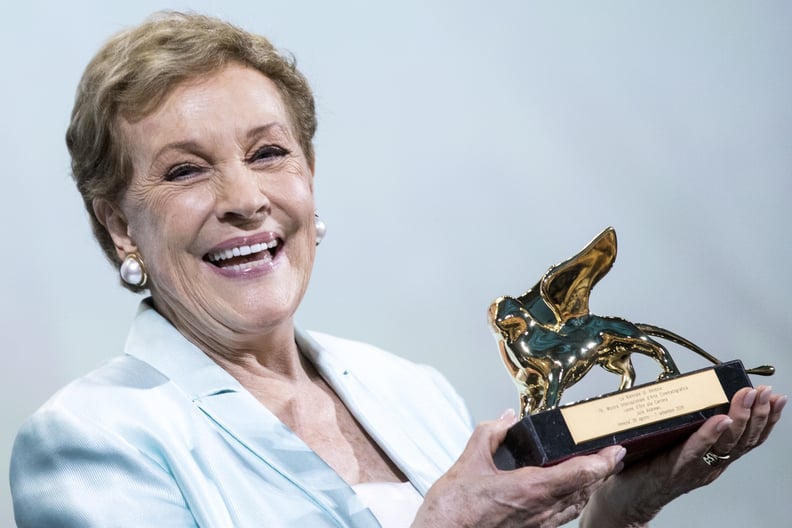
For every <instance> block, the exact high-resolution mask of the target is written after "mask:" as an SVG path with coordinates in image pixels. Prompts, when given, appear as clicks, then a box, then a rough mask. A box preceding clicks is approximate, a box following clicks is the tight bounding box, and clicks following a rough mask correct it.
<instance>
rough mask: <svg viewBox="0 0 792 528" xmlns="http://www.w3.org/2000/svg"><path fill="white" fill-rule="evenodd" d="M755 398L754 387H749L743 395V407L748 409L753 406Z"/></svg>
mask: <svg viewBox="0 0 792 528" xmlns="http://www.w3.org/2000/svg"><path fill="white" fill-rule="evenodd" d="M755 400H756V389H751V390H749V391H748V394H746V395H745V398H743V407H744V408H746V409H750V408H751V407H753V404H754V401H755Z"/></svg>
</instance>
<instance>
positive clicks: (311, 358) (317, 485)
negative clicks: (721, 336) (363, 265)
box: [11, 13, 786, 528]
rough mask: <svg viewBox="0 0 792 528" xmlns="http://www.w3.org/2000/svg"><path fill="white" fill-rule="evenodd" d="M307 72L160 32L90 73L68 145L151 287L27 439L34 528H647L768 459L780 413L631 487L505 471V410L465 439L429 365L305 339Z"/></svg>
mask: <svg viewBox="0 0 792 528" xmlns="http://www.w3.org/2000/svg"><path fill="white" fill-rule="evenodd" d="M315 129H316V117H315V114H314V103H313V97H312V94H311V92H310V89H309V87H308V84H307V83H306V81H305V79H304V78H303V76H302V75H301V74H300V73H299V72H298V71H297V70H296V69H295V67H294V65H293V64H292V63H291V62H290V61H289V60H287V59H285V58H284V57H283V56H281V55H280V54H279V53H278V52H277V51H276V50H275V49H273V47H272V46H271V44H270V43H269V42H268V41H267V40H265V39H264V38H262V37H259V36H255V35H251V34H248V33H246V32H244V31H241V30H240V29H238V28H236V27H233V26H231V25H229V24H226V23H224V22H221V21H218V20H215V19H211V18H207V17H202V16H197V15H182V14H175V13H168V14H161V15H158V16H156V17H154V18H152V19H150V20H149V21H147V22H146V23H144V24H143V25H141V26H139V27H136V28H133V29H131V30H128V31H125V32H123V33H121V34H119V35H117V36H116V37H115V38H113V39H112V40H110V41H109V42H108V43H107V44H106V45H105V46H104V47H103V48H102V49H101V51H100V52H99V53H98V54H97V56H96V57H95V58H94V59H93V60H92V61H91V63H90V64H89V65H88V67H87V70H86V72H85V74H84V76H83V79H82V82H81V83H80V86H79V89H78V93H77V98H76V102H75V106H74V111H73V114H72V120H71V125H70V127H69V130H68V133H67V143H68V147H69V150H70V152H71V156H72V160H73V161H72V166H73V173H74V178H75V180H76V181H77V186H78V188H79V190H80V193H81V194H82V196H83V199H84V201H85V205H86V207H87V210H88V212H89V213H90V216H91V220H92V222H93V228H94V233H95V235H96V238H97V239H98V241H99V243H100V245H101V246H102V248H103V249H104V251H105V253H106V254H107V256H108V257H109V259H110V260H111V261H112V262H113V263H114V265H116V266H117V267H118V269H119V270H120V275H121V279H122V281H123V284H124V285H125V286H126V287H127V288H129V289H131V290H133V291H142V290H148V292H150V297H149V298H147V299H146V300H144V301H143V302H142V303H141V306H140V310H139V312H138V314H137V316H136V318H135V320H134V322H133V324H132V328H131V331H130V333H129V337H128V340H127V343H126V347H125V350H124V354H123V355H121V356H119V357H117V358H115V359H113V360H112V361H110V362H109V363H107V364H105V365H104V366H102V367H100V368H99V369H98V370H96V371H94V372H92V373H90V374H88V375H87V376H85V377H83V378H81V379H79V380H77V381H75V382H73V383H72V384H70V385H68V386H67V387H66V388H64V389H63V390H61V391H60V392H59V393H58V394H57V395H55V396H54V397H53V398H52V399H51V400H50V401H49V402H48V403H47V404H45V405H44V406H43V407H42V408H41V409H40V410H39V411H38V412H36V414H35V415H34V416H33V417H32V418H30V419H29V420H28V421H27V422H26V424H25V425H24V426H23V428H22V430H21V432H20V433H19V436H18V438H17V441H16V444H15V447H14V453H13V459H12V468H11V480H12V492H13V497H14V508H15V514H16V520H17V523H18V525H19V526H20V527H21V528H24V527H32V526H36V527H41V526H59V527H69V526H74V527H78V526H79V527H88V526H100V527H106V526H136V527H137V526H180V527H181V526H207V527H209V526H211V527H226V526H228V527H231V526H234V527H241V526H310V527H318V526H355V527H366V526H380V525H381V526H408V525H411V524H412V525H413V526H431V527H442V526H454V527H456V526H477V527H482V526H556V525H558V524H562V523H564V522H567V521H569V520H571V519H573V518H575V517H577V516H578V515H580V514H581V512H583V517H582V523H583V524H584V525H586V526H640V525H642V523H646V522H648V521H649V520H650V519H651V518H652V517H653V516H654V515H655V514H656V513H657V512H658V511H659V510H660V509H661V508H662V507H663V505H665V504H666V503H668V502H669V501H670V500H672V499H673V498H674V497H676V496H678V495H680V494H682V493H685V492H687V491H689V490H691V489H693V488H696V487H699V486H701V485H704V484H707V483H709V482H710V481H712V480H713V479H714V478H716V477H717V476H718V475H719V474H720V473H721V472H722V471H723V470H724V468H725V467H727V465H728V464H727V463H724V464H721V465H719V466H717V467H712V466H710V465H709V464H706V463H705V462H704V461H703V460H702V456H703V455H704V454H705V453H707V452H708V451H713V452H718V453H722V454H726V453H728V454H730V457H731V458H730V459H729V461H728V463H731V462H732V461H734V460H735V459H737V458H738V457H739V456H740V455H742V454H744V453H746V452H747V451H749V450H751V449H752V448H754V447H755V446H757V445H759V444H761V443H762V442H763V441H764V440H765V439H766V438H767V436H768V434H769V433H770V431H771V429H772V427H773V424H774V423H775V422H777V421H778V419H779V418H780V415H781V410H782V408H783V405H784V403H785V401H786V399H785V398H784V397H781V396H778V395H773V394H771V391H770V390H769V388H766V387H760V388H758V389H755V390H754V389H744V390H742V391H740V392H739V393H738V394H737V395H736V396H735V397H734V399H733V401H732V404H731V408H730V410H729V413H728V415H719V416H715V417H713V418H711V419H709V420H708V421H707V422H705V423H704V424H703V425H702V426H701V428H700V429H699V430H698V431H697V432H696V433H694V434H693V435H692V436H691V437H690V438H689V439H688V440H687V441H686V442H685V443H684V444H682V445H678V446H673V447H670V448H669V450H668V451H666V452H663V453H660V454H659V455H657V456H656V457H655V458H653V459H650V460H646V461H644V462H642V463H638V464H634V465H631V466H629V467H628V468H627V469H624V470H623V471H622V464H621V462H620V461H621V459H622V457H623V456H624V454H625V450H624V449H623V448H621V447H619V446H615V447H610V448H607V449H605V450H603V451H601V452H599V453H595V454H591V455H588V456H581V457H576V458H573V459H571V460H568V461H566V462H563V463H561V464H559V465H557V466H554V467H551V468H522V469H518V470H515V471H508V472H505V471H499V470H497V469H496V468H495V467H494V464H493V461H492V454H493V452H494V450H495V448H496V447H497V446H498V445H499V444H500V442H501V441H502V440H503V438H504V435H505V432H506V430H507V429H508V428H509V427H510V426H511V425H512V424H513V423H514V420H515V418H514V413H513V412H506V413H504V415H503V416H502V417H501V418H500V419H498V420H494V421H491V422H487V423H484V424H481V425H479V426H478V427H476V428H475V429H472V428H471V427H470V421H469V417H468V414H467V411H466V410H465V407H464V405H463V403H462V402H461V401H460V398H459V397H458V396H457V394H456V393H455V392H454V391H453V389H452V388H451V387H450V386H449V385H448V383H447V382H446V381H445V380H444V378H443V377H441V376H440V375H439V374H438V373H437V372H435V371H434V370H432V369H430V368H427V367H425V366H419V365H415V364H412V363H410V362H407V361H405V360H403V359H400V358H398V357H394V356H392V355H390V354H388V353H386V352H384V351H382V350H379V349H377V348H374V347H372V346H370V345H366V344H362V343H357V342H352V341H347V340H344V339H339V338H336V337H331V336H328V335H321V334H315V333H308V332H304V331H300V330H298V329H295V327H294V322H293V317H294V313H295V311H296V310H297V307H298V305H299V304H300V301H301V299H302V297H303V294H304V292H305V289H306V287H307V285H308V280H309V278H310V275H311V267H312V265H313V261H314V252H315V248H316V245H317V244H318V243H319V241H320V239H321V236H322V234H323V231H324V227H323V224H322V223H321V221H320V220H319V219H318V218H317V217H316V216H315V204H314V198H313V176H314V151H313V147H312V138H313V135H314V131H315Z"/></svg>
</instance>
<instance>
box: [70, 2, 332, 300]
mask: <svg viewBox="0 0 792 528" xmlns="http://www.w3.org/2000/svg"><path fill="white" fill-rule="evenodd" d="M232 62H237V63H241V64H243V65H245V66H249V67H251V68H254V69H256V70H258V71H260V72H261V73H262V74H264V75H265V76H267V77H268V78H269V79H270V80H272V81H273V82H274V83H275V85H276V86H277V87H278V90H279V91H280V93H281V96H282V97H283V98H284V102H285V103H286V107H287V109H288V112H289V114H290V117H291V121H292V126H293V127H294V129H295V130H294V132H295V134H296V135H297V138H298V139H299V141H300V146H301V147H302V149H303V152H304V153H305V156H306V158H307V160H308V162H309V164H311V165H312V164H313V161H314V151H313V136H314V133H315V132H316V111H315V107H314V98H313V94H312V93H311V89H310V87H309V85H308V82H307V81H306V79H305V77H304V76H303V75H302V74H301V73H300V72H299V71H298V70H297V68H296V65H295V61H294V59H293V57H291V56H284V55H283V54H282V53H280V52H279V51H278V50H276V49H275V48H274V47H273V45H272V44H271V43H270V42H269V41H268V40H267V39H266V38H264V37H261V36H258V35H254V34H251V33H248V32H247V31H244V30H242V29H240V28H238V27H236V26H234V25H232V24H229V23H227V22H225V21H222V20H218V19H216V18H212V17H208V16H203V15H196V14H185V13H177V12H173V11H166V12H160V13H157V14H155V15H153V16H152V17H150V18H149V19H147V20H146V21H145V22H144V23H143V24H141V25H139V26H137V27H133V28H131V29H128V30H125V31H122V32H121V33H119V34H117V35H115V36H114V37H112V38H111V39H110V40H109V41H108V42H107V43H106V44H105V45H104V46H103V47H102V48H101V49H100V50H99V52H98V53H97V54H96V56H94V58H93V59H92V60H91V62H90V63H89V64H88V66H87V67H86V69H85V72H84V73H83V77H82V79H81V81H80V84H79V86H78V88H77V95H76V98H75V103H74V109H73V110H72V116H71V123H70V124H69V128H68V130H67V132H66V145H67V146H68V148H69V153H70V154H71V160H72V163H71V165H72V176H73V177H74V180H75V182H76V183H77V188H78V189H79V191H80V194H81V195H82V198H83V201H84V203H85V207H86V209H87V210H88V214H89V215H90V218H91V223H92V227H93V231H94V236H95V237H96V239H97V240H98V241H99V244H100V245H101V246H102V250H103V251H104V252H105V255H106V256H107V257H108V259H110V261H111V262H113V263H114V264H115V265H118V264H120V259H119V258H118V255H117V254H116V251H115V247H114V245H113V241H112V239H111V238H110V234H109V233H108V232H107V230H106V229H105V228H104V226H103V225H102V224H101V223H100V222H99V220H98V218H97V217H96V214H95V213H94V210H93V201H94V199H96V198H101V199H105V200H108V201H109V202H111V203H118V202H119V200H120V199H121V197H122V196H123V194H124V192H125V191H126V189H127V187H128V186H129V182H130V179H131V177H132V165H131V161H130V158H129V155H128V149H127V146H126V145H125V144H124V138H123V136H122V134H121V132H120V129H119V126H118V125H119V123H118V121H119V117H123V118H125V119H128V120H132V121H134V120H136V119H140V118H142V117H145V116H146V115H148V114H150V113H151V112H153V111H154V110H156V108H157V107H158V106H159V105H160V104H161V103H162V101H163V100H164V98H165V97H166V96H167V95H168V94H169V93H170V92H171V91H172V90H173V89H174V88H175V87H176V86H178V85H180V84H181V83H183V82H185V81H188V80H190V79H193V78H195V77H198V76H201V75H205V74H208V73H212V72H215V71H217V70H219V69H221V68H222V67H224V66H226V65H227V64H229V63H232ZM132 289H134V288H132Z"/></svg>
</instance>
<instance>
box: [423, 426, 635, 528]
mask: <svg viewBox="0 0 792 528" xmlns="http://www.w3.org/2000/svg"><path fill="white" fill-rule="evenodd" d="M514 416H515V415H514V412H513V411H512V412H508V413H504V416H502V417H501V418H500V419H499V420H496V421H492V422H485V423H483V424H480V425H479V426H478V427H477V428H476V430H475V431H474V432H473V435H472V436H471V438H470V441H469V442H468V445H467V447H466V448H465V451H464V452H463V453H462V456H460V458H459V460H457V462H456V463H455V464H454V465H453V466H452V467H451V469H450V470H449V471H448V472H447V473H446V474H445V475H443V477H441V478H440V479H439V480H438V481H437V482H436V483H435V484H434V486H432V488H430V490H429V492H428V493H427V495H426V497H425V499H424V503H423V506H422V507H421V509H420V510H419V511H418V515H417V516H416V519H415V522H414V523H413V527H416V528H417V527H435V528H436V527H441V526H442V527H445V526H448V527H451V526H454V527H477V528H486V527H495V526H498V527H512V526H514V527H517V526H520V527H536V528H540V527H541V528H549V527H552V526H558V525H560V524H563V523H565V522H568V521H570V520H572V519H574V518H575V517H577V516H578V515H579V514H580V512H581V510H582V509H583V507H584V506H585V504H586V502H587V501H588V499H589V497H590V496H591V495H592V493H594V491H595V490H596V489H597V488H598V487H599V486H601V485H602V484H603V482H604V480H605V478H606V477H608V475H611V474H612V473H614V472H615V471H617V470H618V469H619V468H620V466H621V464H620V461H621V459H622V457H623V456H624V449H623V448H621V447H619V446H613V447H609V448H606V449H603V450H602V451H600V452H599V453H597V454H594V455H588V456H581V457H576V458H573V459H570V460H567V461H565V462H563V463H561V464H558V465H556V466H553V467H550V468H537V467H524V468H520V469H516V470H514V471H501V470H499V469H498V468H496V467H495V464H494V462H493V461H492V454H493V453H494V452H495V449H496V448H497V447H498V445H500V443H501V442H502V441H503V439H504V437H505V436H506V431H507V430H508V429H509V427H511V425H513V424H514V422H515V418H514Z"/></svg>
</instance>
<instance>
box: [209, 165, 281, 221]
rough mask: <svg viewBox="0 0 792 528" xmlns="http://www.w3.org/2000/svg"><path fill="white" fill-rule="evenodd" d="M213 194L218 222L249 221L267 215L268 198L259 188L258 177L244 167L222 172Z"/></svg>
mask: <svg viewBox="0 0 792 528" xmlns="http://www.w3.org/2000/svg"><path fill="white" fill-rule="evenodd" d="M215 192H216V210H217V217H218V218H219V219H220V220H224V221H240V220H251V219H255V218H256V217H257V216H262V215H265V214H267V213H269V208H270V202H269V198H268V197H267V194H266V193H265V192H264V189H262V187H261V181H260V178H259V175H258V174H256V172H255V171H253V170H250V169H248V168H246V167H241V168H232V169H229V170H226V171H224V173H223V174H222V176H221V177H220V178H218V179H217V186H216V191H215Z"/></svg>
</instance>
